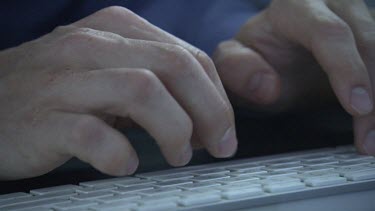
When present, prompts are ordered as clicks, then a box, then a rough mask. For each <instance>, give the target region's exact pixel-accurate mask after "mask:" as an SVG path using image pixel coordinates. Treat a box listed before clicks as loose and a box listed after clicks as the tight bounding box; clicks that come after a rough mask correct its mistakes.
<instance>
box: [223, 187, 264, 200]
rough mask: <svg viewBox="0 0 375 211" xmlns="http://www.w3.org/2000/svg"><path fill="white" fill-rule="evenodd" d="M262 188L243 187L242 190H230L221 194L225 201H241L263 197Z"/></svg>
mask: <svg viewBox="0 0 375 211" xmlns="http://www.w3.org/2000/svg"><path fill="white" fill-rule="evenodd" d="M263 194H264V192H263V189H262V188H261V187H241V188H228V189H226V190H223V192H222V193H221V195H222V197H223V198H225V199H239V198H245V197H252V196H259V195H263Z"/></svg>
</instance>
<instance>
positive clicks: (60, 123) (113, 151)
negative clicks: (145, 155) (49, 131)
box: [53, 111, 139, 176]
mask: <svg viewBox="0 0 375 211" xmlns="http://www.w3.org/2000/svg"><path fill="white" fill-rule="evenodd" d="M53 118H54V119H55V120H57V121H55V124H56V125H55V126H56V127H58V128H59V131H58V134H56V136H57V137H59V138H58V139H60V140H58V142H57V144H58V145H59V146H60V150H61V153H69V154H70V155H73V156H75V157H77V158H79V159H80V160H82V161H85V162H87V163H89V164H91V165H92V166H93V167H95V168H96V169H98V170H99V171H101V172H103V173H106V174H110V175H114V176H124V175H129V174H133V173H134V172H135V170H136V169H137V166H138V162H139V161H138V157H137V154H136V152H135V151H134V149H133V148H132V146H131V145H130V143H129V141H128V140H127V138H126V137H125V136H123V135H122V134H121V133H120V132H118V131H117V130H115V129H113V128H111V127H110V126H109V125H107V124H106V123H105V122H104V121H103V120H101V119H99V118H97V117H95V116H92V115H88V114H78V113H68V112H61V111H58V112H55V113H54V114H53Z"/></svg>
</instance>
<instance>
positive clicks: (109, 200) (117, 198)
mask: <svg viewBox="0 0 375 211" xmlns="http://www.w3.org/2000/svg"><path fill="white" fill-rule="evenodd" d="M140 198H141V196H140V195H137V194H132V193H128V194H121V195H120V194H118V195H113V196H108V197H100V198H97V199H95V201H97V202H100V203H105V204H107V203H114V202H119V201H127V202H129V201H131V200H137V199H140Z"/></svg>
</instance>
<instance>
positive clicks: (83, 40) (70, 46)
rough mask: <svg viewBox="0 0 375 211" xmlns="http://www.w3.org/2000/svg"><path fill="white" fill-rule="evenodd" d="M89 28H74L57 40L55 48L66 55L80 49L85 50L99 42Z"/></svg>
mask: <svg viewBox="0 0 375 211" xmlns="http://www.w3.org/2000/svg"><path fill="white" fill-rule="evenodd" d="M93 31H94V30H93V29H89V28H76V29H74V30H71V31H70V32H69V33H66V34H64V35H63V36H62V37H61V38H60V39H59V40H58V45H57V48H59V49H60V50H61V52H62V53H67V54H68V55H69V54H71V53H74V52H76V51H78V52H80V51H79V50H80V49H87V48H90V46H93V44H94V43H97V42H99V39H98V35H96V34H95V32H93Z"/></svg>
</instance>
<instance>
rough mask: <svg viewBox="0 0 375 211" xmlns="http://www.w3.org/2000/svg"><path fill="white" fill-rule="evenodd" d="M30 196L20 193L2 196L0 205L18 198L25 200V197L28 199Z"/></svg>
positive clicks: (0, 196)
mask: <svg viewBox="0 0 375 211" xmlns="http://www.w3.org/2000/svg"><path fill="white" fill-rule="evenodd" d="M30 196H31V195H30V194H28V193H22V192H17V193H9V194H4V195H0V203H1V202H2V201H5V200H11V199H20V198H25V197H30Z"/></svg>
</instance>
